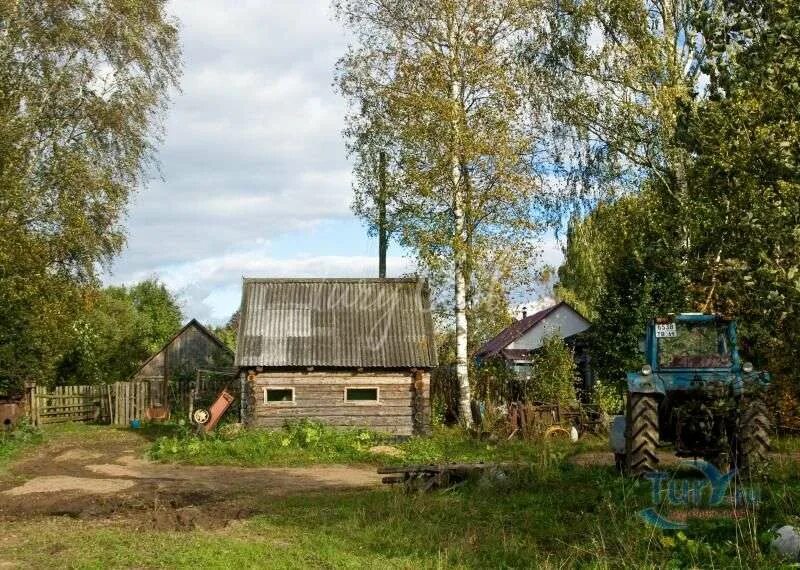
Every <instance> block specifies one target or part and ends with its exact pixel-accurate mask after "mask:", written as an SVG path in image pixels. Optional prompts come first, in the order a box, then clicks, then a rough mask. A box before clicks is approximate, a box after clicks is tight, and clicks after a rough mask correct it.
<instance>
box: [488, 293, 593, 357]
mask: <svg viewBox="0 0 800 570" xmlns="http://www.w3.org/2000/svg"><path fill="white" fill-rule="evenodd" d="M562 306H566V307H568V308H569V309H570V310H572V311H573V312H574V313H575V314H577V315H578V316H580V317H581V318H582V319H583V320H585V321H586V322H589V321H588V320H587V319H586V317H584V316H583V315H581V314H580V313H579V312H578V311H576V310H575V308H574V307H573V306H572V305H570V304H569V303H567V302H566V301H561V302H559V303H556V304H555V305H552V306H550V307H547V308H546V309H542V310H541V311H538V312H536V313H533V314H532V315H528V316H527V317H525V318H522V319H520V320H518V321H514V322H513V323H511V324H510V325H508V326H507V327H506V328H504V329H503V330H502V331H500V332H499V333H498V334H497V336H495V337H494V338H492V339H491V340H489V341H487V342H486V343H484V345H483V346H481V347H480V348H479V349H478V351H477V352H476V353H475V356H476V357H477V358H490V357H492V356H497V355H498V354H500V353H501V352H502V351H503V350H504V349H505V348H506V347H507V346H508V345H509V344H511V343H512V342H514V341H515V340H517V339H519V338H520V337H522V336H523V335H524V334H525V333H527V332H528V331H529V330H531V329H532V328H534V327H535V326H536V325H538V324H539V323H541V322H542V321H543V320H544V319H546V318H547V317H548V316H550V315H551V314H552V313H554V312H555V311H556V310H557V309H558V308H559V307H562Z"/></svg>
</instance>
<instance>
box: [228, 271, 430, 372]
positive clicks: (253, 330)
mask: <svg viewBox="0 0 800 570" xmlns="http://www.w3.org/2000/svg"><path fill="white" fill-rule="evenodd" d="M240 314H241V320H240V321H239V335H238V339H237V340H238V342H237V346H236V359H235V361H234V364H235V365H236V366H286V367H292V366H305V367H307V366H328V367H356V368H368V367H369V368H406V367H418V368H431V367H433V366H435V365H436V349H435V345H434V340H433V322H432V320H431V312H430V298H429V293H428V286H427V282H426V281H425V280H424V279H417V278H405V279H244V284H243V289H242V306H241V312H240Z"/></svg>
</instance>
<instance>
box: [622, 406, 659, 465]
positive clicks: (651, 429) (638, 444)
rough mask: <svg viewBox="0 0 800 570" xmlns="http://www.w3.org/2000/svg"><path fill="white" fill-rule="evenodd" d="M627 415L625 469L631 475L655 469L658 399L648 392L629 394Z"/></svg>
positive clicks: (656, 458)
mask: <svg viewBox="0 0 800 570" xmlns="http://www.w3.org/2000/svg"><path fill="white" fill-rule="evenodd" d="M627 415H628V421H627V423H628V433H627V434H626V438H625V447H626V450H625V459H626V469H627V471H628V473H630V474H631V475H643V474H645V473H649V472H651V471H655V470H656V468H657V467H658V456H657V455H656V447H657V446H658V400H657V399H656V398H655V396H651V395H649V394H631V395H630V397H629V398H628V409H627Z"/></svg>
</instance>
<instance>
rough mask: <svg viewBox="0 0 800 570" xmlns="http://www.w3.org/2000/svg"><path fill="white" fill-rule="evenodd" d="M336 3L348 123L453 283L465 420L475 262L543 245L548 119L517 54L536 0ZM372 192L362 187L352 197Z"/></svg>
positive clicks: (522, 267)
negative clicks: (542, 155)
mask: <svg viewBox="0 0 800 570" xmlns="http://www.w3.org/2000/svg"><path fill="white" fill-rule="evenodd" d="M334 8H335V10H336V14H337V15H338V17H339V19H340V21H342V22H343V23H344V25H345V26H346V27H347V28H348V30H349V31H350V32H351V33H352V34H353V35H354V37H355V42H354V44H353V46H352V47H351V48H350V49H349V50H348V52H347V54H346V55H345V56H344V57H343V58H342V59H341V60H340V62H339V66H338V72H337V82H338V85H339V88H340V89H341V91H342V93H343V94H344V95H345V96H346V97H347V98H348V99H349V101H350V102H351V103H352V110H353V113H352V114H351V115H350V117H349V121H350V124H351V125H356V127H354V128H353V129H351V132H359V133H364V132H369V129H361V128H359V127H358V126H359V125H362V124H365V125H367V126H369V127H374V129H373V131H374V132H375V133H377V135H376V137H377V139H378V140H377V141H376V144H375V146H376V147H378V148H381V149H385V150H386V151H387V152H389V153H390V155H391V163H392V165H393V166H392V172H393V178H394V179H395V180H396V181H397V182H396V184H394V185H393V192H392V193H391V195H390V199H391V200H392V206H393V211H394V216H393V221H394V226H395V228H396V236H397V239H398V240H399V241H400V242H401V243H402V244H404V245H406V246H408V247H410V248H412V249H413V250H414V251H416V252H417V254H418V257H419V260H420V262H421V265H422V266H423V267H424V268H425V269H426V270H427V271H428V272H430V273H431V274H433V275H436V276H437V277H438V278H439V279H440V280H441V281H442V282H446V283H448V284H449V285H450V286H451V287H452V291H453V293H452V307H453V311H452V314H453V317H454V321H455V333H456V351H455V366H456V373H457V378H458V384H459V390H460V399H459V409H460V414H461V418H462V421H464V422H466V423H469V422H470V421H471V419H470V407H469V404H470V384H469V374H468V338H469V332H468V329H469V324H468V323H469V319H468V307H469V304H470V295H471V292H473V291H474V290H475V287H476V285H477V284H478V283H479V281H478V280H476V276H477V275H478V268H481V269H483V268H486V267H494V268H499V270H500V271H501V272H502V273H504V274H506V275H509V274H511V275H520V274H521V273H524V272H525V271H527V270H529V269H530V267H531V264H530V263H519V260H520V259H521V258H524V257H525V256H527V259H530V258H531V257H533V256H535V254H536V251H537V244H536V242H535V236H536V235H537V232H538V231H539V227H538V226H537V224H536V223H534V220H533V207H534V205H535V202H534V200H535V198H536V196H537V193H538V191H539V188H540V184H539V180H537V176H536V172H535V169H534V168H533V167H532V164H535V162H534V161H533V158H534V156H535V154H536V152H537V150H538V144H539V143H540V138H539V136H540V132H541V131H540V124H539V122H540V119H541V117H540V115H539V114H538V110H537V108H536V104H535V102H533V100H532V99H531V98H530V97H528V96H527V95H529V93H528V91H526V89H527V86H528V85H529V84H528V83H527V79H528V77H527V76H526V73H525V71H526V70H525V69H524V67H523V66H522V65H521V63H522V60H521V58H520V57H519V49H520V46H521V45H522V44H523V42H524V41H527V42H528V43H530V42H531V41H533V38H534V32H533V31H534V30H535V29H536V23H537V20H536V17H537V15H538V10H537V5H536V4H535V3H534V2H531V1H528V0H505V1H500V0H497V1H495V0H489V1H485V2H470V1H466V0H436V1H433V2H430V1H425V2H423V1H421V0H412V1H408V0H387V1H380V2H375V1H373V0H342V1H336V2H334ZM355 148H356V150H357V151H358V152H361V151H362V149H368V148H372V147H370V146H369V145H367V144H365V143H364V142H363V141H358V142H357V144H356V147H355ZM359 158H360V163H366V161H367V160H368V158H369V157H367V156H364V155H360V156H359ZM357 164H359V163H357ZM358 180H359V179H358V178H357V182H358ZM373 186H374V185H373ZM368 189H369V187H364V186H362V185H358V184H357V186H356V188H355V190H356V195H357V197H356V203H357V204H358V203H359V201H362V202H363V200H361V197H360V193H362V192H365V191H368ZM358 211H359V209H357V212H358Z"/></svg>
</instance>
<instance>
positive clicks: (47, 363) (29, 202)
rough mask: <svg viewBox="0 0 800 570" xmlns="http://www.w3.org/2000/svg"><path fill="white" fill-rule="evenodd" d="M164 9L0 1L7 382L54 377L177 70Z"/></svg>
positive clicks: (117, 242)
mask: <svg viewBox="0 0 800 570" xmlns="http://www.w3.org/2000/svg"><path fill="white" fill-rule="evenodd" d="M165 5H166V2H165V0H73V1H69V2H64V1H59V0H2V1H0V132H2V133H3V136H2V137H0V321H2V322H3V323H4V326H3V327H0V347H1V348H0V385H4V386H5V387H6V388H7V389H14V388H15V387H17V388H18V387H19V386H20V385H21V383H22V382H23V381H24V380H38V381H41V382H48V381H50V380H52V377H53V370H54V366H55V363H56V362H57V360H58V359H59V357H60V355H61V352H62V351H63V350H65V345H66V344H67V343H68V341H69V339H70V337H71V335H72V333H71V332H70V331H71V330H72V323H73V322H74V320H75V317H76V315H79V314H80V312H81V311H82V310H83V307H84V306H85V299H84V297H85V288H86V287H87V286H88V287H90V288H91V287H92V286H94V285H95V281H96V279H95V276H96V271H97V268H98V264H102V263H105V262H108V261H109V260H110V259H111V258H112V257H113V256H114V255H115V254H117V253H118V252H119V251H120V249H121V248H122V246H123V243H124V232H123V228H122V225H121V223H120V222H121V219H122V215H123V213H124V210H125V206H126V204H127V203H128V198H129V196H130V194H131V192H133V191H134V190H135V189H136V188H137V187H138V186H139V185H140V184H141V183H142V181H143V179H144V176H145V175H146V174H147V173H148V172H151V171H152V167H153V166H154V150H155V146H156V144H157V142H158V140H159V136H160V133H161V128H160V125H161V123H160V118H161V116H162V113H163V111H164V110H165V108H166V107H165V106H166V104H167V97H168V92H169V89H170V88H172V87H174V86H176V85H177V80H178V74H179V59H180V57H179V48H178V32H177V28H176V25H175V22H174V21H173V20H172V19H171V18H169V17H168V16H167V14H166V9H165Z"/></svg>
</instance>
